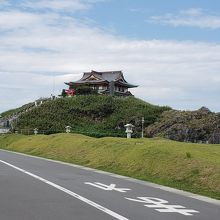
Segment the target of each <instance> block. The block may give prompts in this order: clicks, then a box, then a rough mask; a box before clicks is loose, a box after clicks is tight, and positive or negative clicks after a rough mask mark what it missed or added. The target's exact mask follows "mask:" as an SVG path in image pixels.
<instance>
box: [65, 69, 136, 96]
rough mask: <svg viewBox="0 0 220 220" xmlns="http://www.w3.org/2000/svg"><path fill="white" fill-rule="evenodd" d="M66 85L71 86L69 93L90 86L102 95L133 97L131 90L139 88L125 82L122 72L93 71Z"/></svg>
mask: <svg viewBox="0 0 220 220" xmlns="http://www.w3.org/2000/svg"><path fill="white" fill-rule="evenodd" d="M65 84H66V85H68V86H69V91H71V90H74V89H76V88H77V87H79V86H89V87H90V88H92V89H94V90H96V91H97V92H98V93H100V94H111V95H121V96H130V95H132V94H131V92H130V91H129V88H135V87H137V86H136V85H132V84H130V83H128V82H127V81H126V80H125V78H124V76H123V73H122V71H108V72H97V71H94V70H92V71H91V72H85V73H84V74H83V77H82V78H81V79H80V80H78V81H75V82H68V83H65Z"/></svg>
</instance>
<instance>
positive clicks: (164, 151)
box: [0, 134, 220, 199]
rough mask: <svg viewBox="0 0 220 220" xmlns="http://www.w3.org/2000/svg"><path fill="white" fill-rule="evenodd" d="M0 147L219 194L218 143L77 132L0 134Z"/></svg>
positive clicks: (216, 196) (196, 190)
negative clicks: (103, 135)
mask: <svg viewBox="0 0 220 220" xmlns="http://www.w3.org/2000/svg"><path fill="white" fill-rule="evenodd" d="M0 148H3V149H7V150H13V151H18V152H23V153H27V154H31V155H37V156H41V157H46V158H51V159H56V160H61V161H66V162H70V163H76V164H81V165H84V166H88V167H93V168H97V169H101V170H106V171H110V172H114V173H118V174H122V175H126V176H131V177H134V178H138V179H142V180H148V181H152V182H155V183H159V184H162V185H167V186H171V187H175V188H178V189H183V190H187V191H191V192H194V193H198V194H202V195H207V196H210V197H213V198H217V199H220V145H208V144H192V143H181V142H175V141H169V140H165V139H159V138H152V139H146V138H144V139H130V140H128V139H125V138H114V137H105V138H98V139H97V138H92V137H88V136H83V135H79V134H53V135H36V136H24V135H4V136H3V135H2V136H0Z"/></svg>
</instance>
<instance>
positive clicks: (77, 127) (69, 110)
mask: <svg viewBox="0 0 220 220" xmlns="http://www.w3.org/2000/svg"><path fill="white" fill-rule="evenodd" d="M169 109H170V108H169V107H160V106H155V105H151V104H149V103H146V102H144V101H142V100H140V99H137V98H134V97H113V96H104V95H86V96H85V95H83V96H75V97H72V98H62V99H57V100H53V101H51V100H50V101H46V102H45V103H43V104H42V105H41V106H38V107H35V108H32V109H31V110H29V111H27V112H24V113H22V114H21V115H20V116H19V118H18V120H17V122H16V124H15V129H16V130H21V129H29V130H33V129H34V128H38V129H39V130H44V131H45V132H46V133H47V134H50V133H57V132H63V131H64V130H65V127H66V126H67V125H69V126H71V127H72V131H74V132H77V133H82V134H88V135H91V136H96V137H100V136H124V135H125V133H124V125H125V124H126V123H132V124H134V125H135V126H136V134H135V135H138V134H139V132H140V127H141V121H140V120H141V117H144V118H145V126H147V125H149V124H152V123H154V122H155V121H156V119H157V118H158V117H159V116H160V115H161V114H162V112H164V111H165V110H169Z"/></svg>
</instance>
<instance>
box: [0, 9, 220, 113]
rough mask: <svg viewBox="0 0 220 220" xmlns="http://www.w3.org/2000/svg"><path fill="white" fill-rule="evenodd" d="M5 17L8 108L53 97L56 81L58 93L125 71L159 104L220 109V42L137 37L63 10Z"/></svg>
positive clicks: (1, 52) (1, 67)
mask: <svg viewBox="0 0 220 220" xmlns="http://www.w3.org/2000/svg"><path fill="white" fill-rule="evenodd" d="M191 13H196V12H192V11H191ZM1 15H2V16H4V20H5V23H3V22H0V29H2V30H5V29H6V27H8V28H7V31H6V32H4V31H3V32H2V33H3V34H1V35H0V41H1V44H0V108H1V109H0V112H1V111H3V110H6V109H9V108H11V107H15V106H18V105H21V104H24V103H26V102H28V101H30V100H33V99H36V98H39V97H41V96H44V97H45V96H50V94H51V93H52V90H53V81H54V79H55V88H56V91H55V92H56V94H58V93H59V92H61V89H62V88H65V85H64V82H66V81H70V80H73V81H74V80H77V79H79V78H80V77H81V73H82V72H83V71H89V70H91V69H94V70H97V71H102V70H103V71H105V70H123V71H124V74H125V78H126V79H127V80H128V82H131V83H134V84H137V85H140V86H139V87H138V88H137V89H133V93H134V94H135V95H136V96H137V97H140V98H143V99H145V100H146V101H148V102H152V103H154V104H163V105H171V106H172V107H174V108H182V109H186V108H191V109H192V108H199V107H200V106H202V105H207V106H208V107H210V108H211V109H213V110H216V109H217V110H218V111H219V110H220V105H219V104H216V103H217V102H216V100H215V99H217V98H218V94H219V93H220V88H219V70H220V60H219V59H218V57H220V45H219V44H210V43H202V42H198V43H196V42H189V41H186V42H184V41H182V42H178V41H160V40H148V41H145V40H129V39H126V38H120V37H117V36H114V35H112V34H109V33H107V32H106V31H102V30H100V29H97V28H92V27H88V26H87V25H84V24H82V23H80V22H79V21H77V20H75V19H74V18H72V17H68V16H63V15H61V14H59V13H56V12H46V13H45V12H44V13H40V12H32V13H31V12H27V11H26V12H25V11H21V10H17V11H15V10H13V11H4V10H3V11H2V12H1ZM12 18H13V19H12ZM30 21H31V22H30ZM207 94H209V98H207V97H206V95H207ZM204 97H205V98H204Z"/></svg>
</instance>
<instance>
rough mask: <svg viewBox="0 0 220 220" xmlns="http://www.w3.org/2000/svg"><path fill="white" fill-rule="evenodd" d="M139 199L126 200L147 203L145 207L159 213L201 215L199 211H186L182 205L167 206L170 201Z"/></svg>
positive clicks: (151, 198) (150, 198)
mask: <svg viewBox="0 0 220 220" xmlns="http://www.w3.org/2000/svg"><path fill="white" fill-rule="evenodd" d="M137 198H138V199H131V198H125V199H128V200H131V201H134V202H140V203H145V205H144V206H146V207H148V208H154V209H155V210H156V211H158V212H168V213H169V212H173V213H179V214H182V215H189V216H190V215H191V216H192V215H193V214H191V213H199V211H196V210H193V209H186V207H184V206H181V205H167V203H168V201H166V200H163V199H158V198H153V197H137Z"/></svg>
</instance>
